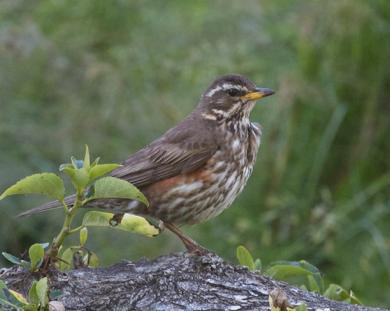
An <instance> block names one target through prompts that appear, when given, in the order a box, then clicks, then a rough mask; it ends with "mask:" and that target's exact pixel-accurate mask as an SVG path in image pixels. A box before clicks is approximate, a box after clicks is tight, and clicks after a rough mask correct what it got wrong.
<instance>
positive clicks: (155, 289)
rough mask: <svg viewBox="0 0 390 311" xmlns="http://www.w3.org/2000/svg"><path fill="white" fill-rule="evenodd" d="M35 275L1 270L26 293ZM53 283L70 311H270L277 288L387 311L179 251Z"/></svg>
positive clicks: (348, 309)
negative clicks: (328, 296) (271, 296)
mask: <svg viewBox="0 0 390 311" xmlns="http://www.w3.org/2000/svg"><path fill="white" fill-rule="evenodd" d="M34 277H37V276H34V275H32V274H31V273H29V272H28V271H25V270H23V269H22V268H20V267H13V268H10V269H4V270H3V271H1V272H0V279H3V280H4V281H5V282H6V283H7V286H8V287H9V288H11V289H14V290H16V291H18V292H21V293H26V292H27V291H28V289H29V287H30V284H31V282H32V280H33V279H34ZM49 280H50V289H51V290H54V289H56V290H59V291H60V292H61V294H60V296H59V297H57V298H56V300H59V301H61V302H62V303H63V304H64V306H65V308H66V310H165V311H170V310H232V311H233V310H240V311H243V310H270V308H269V302H268V297H269V294H270V292H271V291H273V290H275V289H278V291H279V292H280V293H284V294H285V295H286V297H287V299H288V305H289V306H296V305H299V304H301V303H305V304H306V306H307V308H308V310H318V311H320V310H321V311H325V310H342V311H352V310H353V311H360V310H367V311H370V310H371V311H374V310H377V311H379V310H384V309H379V308H370V307H365V306H358V305H350V304H346V303H342V302H337V301H332V300H329V299H326V298H324V297H322V296H320V295H318V294H315V293H311V292H307V291H304V290H301V289H299V288H296V287H294V286H291V285H288V284H287V283H284V282H279V281H275V280H273V279H271V278H269V277H266V276H263V275H261V274H258V273H254V272H250V271H248V270H247V269H246V268H244V267H241V266H233V265H231V264H229V263H226V262H224V261H223V260H222V259H221V258H220V257H218V256H217V255H215V254H208V255H206V256H202V257H196V256H193V255H190V254H186V253H179V254H173V255H168V256H162V257H159V258H157V259H155V260H141V261H138V262H136V263H133V262H127V261H126V262H121V263H118V264H116V265H114V266H111V267H108V268H98V269H87V268H82V269H78V270H72V271H69V272H65V273H63V272H59V271H51V272H50V273H49Z"/></svg>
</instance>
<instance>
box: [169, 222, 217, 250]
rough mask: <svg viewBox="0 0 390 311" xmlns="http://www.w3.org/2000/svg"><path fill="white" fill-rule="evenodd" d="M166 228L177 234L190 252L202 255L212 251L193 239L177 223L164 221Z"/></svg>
mask: <svg viewBox="0 0 390 311" xmlns="http://www.w3.org/2000/svg"><path fill="white" fill-rule="evenodd" d="M164 226H165V228H167V229H168V230H170V231H171V232H173V233H174V234H176V235H177V236H178V237H179V239H180V240H181V241H182V242H183V244H184V246H185V247H186V249H187V251H188V252H189V253H192V254H195V255H198V256H202V255H206V254H208V253H210V251H208V250H207V249H205V248H203V247H202V246H200V245H199V244H198V243H196V242H195V241H194V240H193V239H191V238H190V237H188V236H186V235H185V234H184V233H183V232H181V230H180V229H179V228H178V227H176V226H175V225H173V224H171V223H169V222H164Z"/></svg>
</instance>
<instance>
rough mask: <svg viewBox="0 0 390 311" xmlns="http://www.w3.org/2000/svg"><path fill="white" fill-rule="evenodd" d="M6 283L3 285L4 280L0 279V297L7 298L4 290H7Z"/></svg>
mask: <svg viewBox="0 0 390 311" xmlns="http://www.w3.org/2000/svg"><path fill="white" fill-rule="evenodd" d="M7 290H8V288H7V285H5V282H4V281H3V280H0V299H5V300H7V299H8V298H7V296H6V295H5V291H7Z"/></svg>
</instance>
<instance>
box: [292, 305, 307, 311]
mask: <svg viewBox="0 0 390 311" xmlns="http://www.w3.org/2000/svg"><path fill="white" fill-rule="evenodd" d="M293 310H295V311H307V306H306V305H305V304H304V303H303V304H300V305H299V306H296V307H295V308H294V309H293Z"/></svg>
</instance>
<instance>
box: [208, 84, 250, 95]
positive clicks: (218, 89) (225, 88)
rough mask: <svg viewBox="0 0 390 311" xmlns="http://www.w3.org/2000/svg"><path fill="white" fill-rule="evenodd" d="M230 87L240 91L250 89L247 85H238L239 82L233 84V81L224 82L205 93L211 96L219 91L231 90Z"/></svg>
mask: <svg viewBox="0 0 390 311" xmlns="http://www.w3.org/2000/svg"><path fill="white" fill-rule="evenodd" d="M229 89H237V90H239V91H245V92H247V91H248V89H247V88H246V87H245V86H241V85H237V84H231V83H224V84H222V85H218V86H217V87H215V88H213V89H211V90H210V91H208V92H207V93H206V94H205V96H207V97H211V96H213V95H214V94H215V93H217V92H218V91H221V90H229Z"/></svg>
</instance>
